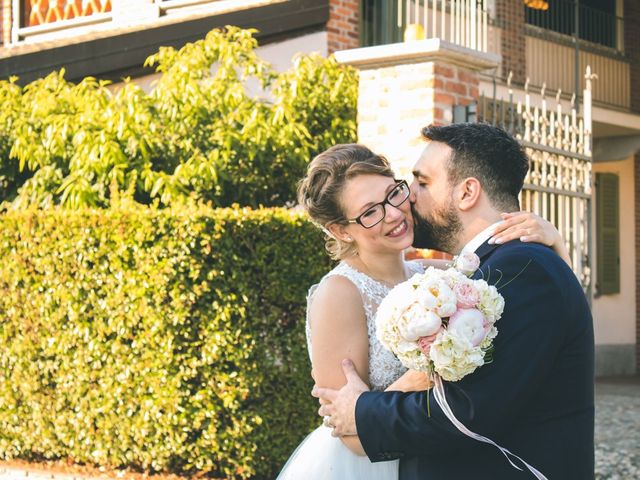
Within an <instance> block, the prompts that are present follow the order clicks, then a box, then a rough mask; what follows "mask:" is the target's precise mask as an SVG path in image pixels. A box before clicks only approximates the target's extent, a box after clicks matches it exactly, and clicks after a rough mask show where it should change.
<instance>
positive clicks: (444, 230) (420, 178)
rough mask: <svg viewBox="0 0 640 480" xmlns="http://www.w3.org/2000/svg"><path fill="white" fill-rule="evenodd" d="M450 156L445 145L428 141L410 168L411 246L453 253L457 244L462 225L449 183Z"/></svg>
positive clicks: (449, 151) (452, 188) (452, 189)
mask: <svg viewBox="0 0 640 480" xmlns="http://www.w3.org/2000/svg"><path fill="white" fill-rule="evenodd" d="M450 155H451V148H450V147H449V146H448V145H446V144H444V143H440V142H431V143H429V145H427V147H426V148H425V149H424V151H423V152H422V155H421V156H420V159H419V160H418V162H417V163H416V164H415V166H414V169H413V183H412V184H411V193H412V196H411V201H412V208H413V216H414V222H415V226H414V241H413V246H414V247H417V248H432V249H434V250H440V251H443V252H449V253H453V252H454V250H455V248H456V245H457V244H458V237H459V235H460V233H461V232H462V224H461V221H460V217H459V214H458V209H457V207H456V204H455V202H454V186H453V185H451V183H450V182H449V175H448V166H449V157H450Z"/></svg>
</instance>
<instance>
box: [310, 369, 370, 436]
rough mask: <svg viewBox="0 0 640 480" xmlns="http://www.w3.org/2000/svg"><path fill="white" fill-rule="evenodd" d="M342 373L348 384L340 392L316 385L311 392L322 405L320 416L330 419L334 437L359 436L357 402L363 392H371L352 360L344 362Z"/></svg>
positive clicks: (319, 411) (319, 410)
mask: <svg viewBox="0 0 640 480" xmlns="http://www.w3.org/2000/svg"><path fill="white" fill-rule="evenodd" d="M342 371H343V372H344V376H345V378H346V379H347V383H346V384H345V385H344V386H343V387H342V388H341V389H340V390H334V389H331V388H322V387H319V386H318V385H314V387H313V390H312V391H311V395H313V396H314V397H316V398H317V399H318V400H319V401H320V404H321V406H320V408H319V409H318V415H320V416H321V417H327V416H328V417H330V420H329V424H330V425H329V426H331V427H332V428H333V432H332V435H333V436H334V437H342V436H345V435H357V432H356V415H355V412H356V402H357V401H358V398H359V397H360V395H361V394H362V393H363V392H368V391H369V387H368V386H367V384H366V383H364V382H363V381H362V379H361V378H360V376H359V375H358V372H357V371H356V369H355V366H354V365H353V362H352V361H351V360H343V361H342ZM325 424H326V423H325Z"/></svg>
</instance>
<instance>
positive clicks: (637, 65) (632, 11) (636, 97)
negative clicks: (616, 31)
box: [624, 0, 640, 112]
mask: <svg viewBox="0 0 640 480" xmlns="http://www.w3.org/2000/svg"><path fill="white" fill-rule="evenodd" d="M624 19H625V21H624V52H625V54H626V55H627V57H628V58H629V60H630V68H629V70H630V76H631V78H630V82H631V110H633V111H634V112H640V89H638V88H637V86H638V85H640V43H639V42H638V37H639V36H640V2H638V1H637V0H625V2H624Z"/></svg>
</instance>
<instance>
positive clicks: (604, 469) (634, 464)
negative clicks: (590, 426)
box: [596, 377, 640, 480]
mask: <svg viewBox="0 0 640 480" xmlns="http://www.w3.org/2000/svg"><path fill="white" fill-rule="evenodd" d="M596 479H599V480H605V479H606V480H638V479H640V377H633V378H630V377H626V378H617V379H614V378H610V379H599V380H598V382H596Z"/></svg>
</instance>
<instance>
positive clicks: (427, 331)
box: [400, 303, 442, 342]
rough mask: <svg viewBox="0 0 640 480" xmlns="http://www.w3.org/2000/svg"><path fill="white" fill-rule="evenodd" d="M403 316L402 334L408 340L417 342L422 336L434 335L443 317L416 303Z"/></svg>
mask: <svg viewBox="0 0 640 480" xmlns="http://www.w3.org/2000/svg"><path fill="white" fill-rule="evenodd" d="M402 316H403V320H404V325H402V326H401V327H400V334H401V335H402V338H403V339H404V340H406V341H408V342H415V341H417V340H418V339H419V338H420V337H428V336H429V335H433V334H434V333H436V332H437V331H438V330H439V329H440V326H441V325H442V319H441V318H440V317H439V316H438V315H436V314H435V313H433V312H432V311H429V310H425V309H424V308H422V306H420V305H419V304H416V303H414V304H413V305H411V306H410V307H409V309H407V310H406V311H405V312H404V314H403V315H402Z"/></svg>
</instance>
